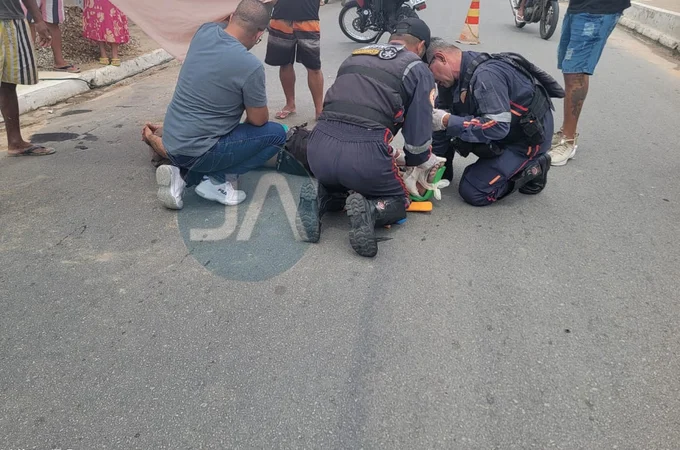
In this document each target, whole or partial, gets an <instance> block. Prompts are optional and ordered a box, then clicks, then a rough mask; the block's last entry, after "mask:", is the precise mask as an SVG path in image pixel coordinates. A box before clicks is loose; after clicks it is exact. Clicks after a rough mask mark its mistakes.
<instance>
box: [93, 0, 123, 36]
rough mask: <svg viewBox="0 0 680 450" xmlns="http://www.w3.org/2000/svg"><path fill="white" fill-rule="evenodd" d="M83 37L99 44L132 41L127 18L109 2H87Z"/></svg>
mask: <svg viewBox="0 0 680 450" xmlns="http://www.w3.org/2000/svg"><path fill="white" fill-rule="evenodd" d="M83 36H85V37H86V38H88V39H92V40H93V41H97V42H108V43H111V44H125V43H127V42H128V41H129V40H130V32H129V31H128V23H127V17H126V16H125V14H123V13H122V12H121V11H120V10H119V9H118V8H116V7H115V6H113V4H112V3H111V2H109V1H108V0H85V2H84V8H83Z"/></svg>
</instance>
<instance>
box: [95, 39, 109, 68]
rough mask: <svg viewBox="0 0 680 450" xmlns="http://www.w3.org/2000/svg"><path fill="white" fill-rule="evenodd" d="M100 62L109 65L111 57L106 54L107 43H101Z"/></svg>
mask: <svg viewBox="0 0 680 450" xmlns="http://www.w3.org/2000/svg"><path fill="white" fill-rule="evenodd" d="M97 44H99V62H100V63H102V64H109V62H110V61H109V55H108V54H106V42H101V41H99V42H98V43H97Z"/></svg>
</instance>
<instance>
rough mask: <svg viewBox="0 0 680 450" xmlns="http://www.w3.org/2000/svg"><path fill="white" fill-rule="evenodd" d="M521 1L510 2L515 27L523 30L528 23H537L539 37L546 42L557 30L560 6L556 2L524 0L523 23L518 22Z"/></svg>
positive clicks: (555, 0)
mask: <svg viewBox="0 0 680 450" xmlns="http://www.w3.org/2000/svg"><path fill="white" fill-rule="evenodd" d="M520 2H521V0H510V7H511V8H512V14H513V16H514V18H515V26H516V27H517V28H524V25H526V24H528V23H539V31H540V33H541V37H542V38H543V39H545V40H548V39H550V38H551V37H552V35H553V33H555V30H556V29H557V22H558V21H559V20H560V6H559V4H558V3H557V0H526V4H525V5H524V21H521V20H518V19H517V15H518V12H519V5H520Z"/></svg>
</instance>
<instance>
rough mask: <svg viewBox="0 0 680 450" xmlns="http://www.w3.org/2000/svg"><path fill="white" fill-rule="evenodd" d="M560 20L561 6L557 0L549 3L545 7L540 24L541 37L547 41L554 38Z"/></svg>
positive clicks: (551, 0)
mask: <svg viewBox="0 0 680 450" xmlns="http://www.w3.org/2000/svg"><path fill="white" fill-rule="evenodd" d="M559 20H560V6H559V4H558V3H557V0H550V1H547V2H546V4H545V5H544V6H543V14H541V23H540V24H539V31H540V33H541V37H542V38H543V39H545V40H546V41H547V40H548V39H550V38H551V37H552V35H553V34H554V33H555V30H557V22H558V21H559Z"/></svg>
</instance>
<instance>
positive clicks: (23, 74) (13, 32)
mask: <svg viewBox="0 0 680 450" xmlns="http://www.w3.org/2000/svg"><path fill="white" fill-rule="evenodd" d="M21 1H22V0H2V1H1V2H0V71H1V75H0V76H1V77H2V84H0V110H2V118H3V119H4V120H5V129H6V131H7V154H8V156H42V155H51V154H52V153H54V149H51V148H46V147H43V146H41V145H37V144H31V143H30V142H26V141H24V139H23V137H22V136H21V127H20V125H19V98H18V97H17V84H25V85H31V84H38V69H37V67H36V64H35V55H34V54H33V40H32V39H31V33H30V31H29V26H28V21H27V20H26V17H25V16H24V11H23V10H22V9H21ZM23 2H24V4H25V5H26V8H28V10H29V11H30V12H31V14H33V16H34V17H35V20H36V22H35V30H36V31H37V33H38V40H37V41H38V44H39V45H40V46H42V47H47V46H48V45H50V41H51V40H52V36H51V35H50V30H49V28H48V27H47V24H46V23H45V21H44V20H43V19H42V16H41V14H40V9H39V8H38V5H37V4H36V2H35V0H23Z"/></svg>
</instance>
